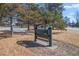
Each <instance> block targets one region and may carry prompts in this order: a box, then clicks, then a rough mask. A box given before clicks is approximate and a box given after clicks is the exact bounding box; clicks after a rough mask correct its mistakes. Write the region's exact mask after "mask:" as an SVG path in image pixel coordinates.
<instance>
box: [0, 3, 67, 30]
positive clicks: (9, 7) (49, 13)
mask: <svg viewBox="0 0 79 59" xmlns="http://www.w3.org/2000/svg"><path fill="white" fill-rule="evenodd" d="M63 10H64V8H63V4H62V3H46V4H45V3H38V4H32V3H31V4H30V3H26V4H2V3H1V4H0V23H2V22H1V21H2V20H3V18H6V17H8V21H10V25H11V30H12V21H13V20H12V18H13V17H16V18H17V21H18V22H19V21H23V22H24V23H25V24H27V26H28V30H29V26H30V25H34V24H35V23H41V24H44V25H47V24H48V25H51V26H53V29H64V28H65V27H66V24H65V22H64V20H63V15H62V12H63Z"/></svg>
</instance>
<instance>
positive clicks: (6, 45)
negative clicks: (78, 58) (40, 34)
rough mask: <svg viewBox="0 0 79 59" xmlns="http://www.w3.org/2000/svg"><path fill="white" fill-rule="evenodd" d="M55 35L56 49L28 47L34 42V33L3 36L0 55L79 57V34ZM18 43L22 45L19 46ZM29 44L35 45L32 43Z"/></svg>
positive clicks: (64, 33) (64, 32)
mask: <svg viewBox="0 0 79 59" xmlns="http://www.w3.org/2000/svg"><path fill="white" fill-rule="evenodd" d="M53 33H54V35H53V38H54V40H53V44H54V45H56V46H57V47H56V48H54V47H50V48H49V47H42V46H40V45H38V44H37V45H38V46H36V47H30V46H28V47H27V44H26V43H27V42H28V41H33V40H34V34H33V33H32V34H25V35H23V34H18V35H17V34H15V35H14V36H13V37H3V36H2V37H1V38H0V55H8V56H9V55H10V56H11V55H13V56H14V55H15V56H16V55H18V56H21V55H22V56H27V55H33V56H34V55H79V48H78V47H76V46H79V39H78V37H79V33H77V32H73V31H63V32H60V31H54V32H53ZM26 41H27V42H26ZM17 42H20V43H19V44H18V43H17ZM24 42H25V43H24ZM70 43H71V44H70ZM21 44H22V45H21ZM29 44H31V45H33V43H30V42H29ZM40 44H41V43H40ZM74 45H75V46H74Z"/></svg>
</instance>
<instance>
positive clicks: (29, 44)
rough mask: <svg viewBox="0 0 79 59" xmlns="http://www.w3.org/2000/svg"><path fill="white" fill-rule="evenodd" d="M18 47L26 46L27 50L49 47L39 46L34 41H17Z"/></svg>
mask: <svg viewBox="0 0 79 59" xmlns="http://www.w3.org/2000/svg"><path fill="white" fill-rule="evenodd" d="M16 43H17V44H18V45H21V46H24V47H26V48H33V47H47V46H44V45H42V44H39V43H37V42H34V41H26V40H24V41H17V42H16Z"/></svg>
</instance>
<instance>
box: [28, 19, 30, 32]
mask: <svg viewBox="0 0 79 59" xmlns="http://www.w3.org/2000/svg"><path fill="white" fill-rule="evenodd" d="M29 26H30V24H29V20H28V31H29V30H30V27H29Z"/></svg>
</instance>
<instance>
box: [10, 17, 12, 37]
mask: <svg viewBox="0 0 79 59" xmlns="http://www.w3.org/2000/svg"><path fill="white" fill-rule="evenodd" d="M10 30H11V36H13V21H12V17H10Z"/></svg>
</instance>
